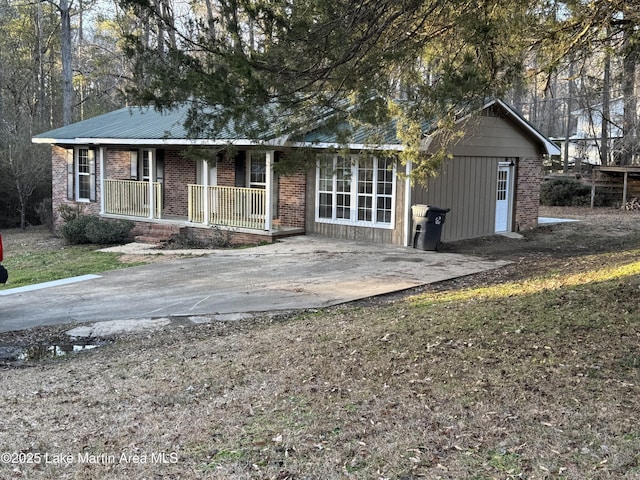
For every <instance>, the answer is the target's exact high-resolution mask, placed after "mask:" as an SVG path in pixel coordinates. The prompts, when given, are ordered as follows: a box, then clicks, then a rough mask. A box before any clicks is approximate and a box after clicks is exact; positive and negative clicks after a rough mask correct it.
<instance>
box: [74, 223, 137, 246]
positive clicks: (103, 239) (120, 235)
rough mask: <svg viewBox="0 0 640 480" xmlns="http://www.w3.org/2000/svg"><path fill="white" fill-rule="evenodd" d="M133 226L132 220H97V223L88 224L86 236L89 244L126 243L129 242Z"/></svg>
mask: <svg viewBox="0 0 640 480" xmlns="http://www.w3.org/2000/svg"><path fill="white" fill-rule="evenodd" d="M93 218H96V217H93ZM133 225H134V224H133V222H132V221H130V220H101V219H99V218H96V221H93V222H89V223H88V224H87V226H86V230H85V236H86V237H87V240H89V243H96V244H100V245H111V244H116V243H124V242H126V241H127V238H128V237H129V233H130V232H131V229H132V228H133Z"/></svg>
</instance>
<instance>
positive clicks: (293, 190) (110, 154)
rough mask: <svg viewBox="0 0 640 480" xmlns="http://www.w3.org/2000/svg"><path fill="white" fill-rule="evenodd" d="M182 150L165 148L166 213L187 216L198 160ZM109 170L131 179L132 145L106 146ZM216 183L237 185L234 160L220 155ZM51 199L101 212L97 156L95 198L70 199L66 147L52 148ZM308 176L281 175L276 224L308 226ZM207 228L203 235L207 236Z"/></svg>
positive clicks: (238, 237)
mask: <svg viewBox="0 0 640 480" xmlns="http://www.w3.org/2000/svg"><path fill="white" fill-rule="evenodd" d="M181 152H182V149H180V148H174V149H169V148H168V149H165V151H164V191H163V195H164V196H163V214H165V215H177V216H181V217H186V216H187V213H188V187H187V186H188V185H189V184H195V183H197V171H198V168H197V163H196V162H195V161H192V160H189V159H187V158H184V157H183V156H182V155H181ZM105 155H106V171H105V175H104V177H105V178H107V179H115V180H130V179H131V154H130V149H129V148H107V149H106V153H105ZM217 167H218V168H217V174H218V178H217V184H218V185H220V186H235V175H236V170H235V160H234V159H233V158H220V159H218V164H217ZM52 177H53V178H52V180H53V186H52V201H53V209H54V213H57V212H58V209H59V207H60V205H63V204H66V205H71V206H75V205H81V206H82V208H83V212H84V213H86V214H91V215H99V214H100V196H101V192H100V162H99V160H98V156H97V155H96V201H95V202H89V203H87V202H74V201H72V200H68V199H67V149H66V148H63V147H60V146H55V145H54V146H53V147H52ZM305 199H306V176H305V174H304V173H297V174H293V175H281V176H280V177H279V185H278V211H277V212H275V214H276V215H277V219H276V222H275V223H276V224H279V225H281V226H283V227H296V228H304V226H305V218H304V215H305ZM55 225H56V227H59V226H61V219H60V218H59V215H56V219H55ZM205 232H206V229H205V230H204V231H203V232H201V234H203V235H206V233H205ZM233 236H234V239H233V242H234V243H237V244H252V243H259V242H262V241H264V240H265V236H264V235H259V236H256V235H251V234H244V233H238V232H235V233H234V235H233Z"/></svg>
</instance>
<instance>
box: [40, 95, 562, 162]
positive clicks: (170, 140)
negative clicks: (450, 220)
mask: <svg viewBox="0 0 640 480" xmlns="http://www.w3.org/2000/svg"><path fill="white" fill-rule="evenodd" d="M492 105H497V106H499V107H501V108H502V109H504V110H505V111H506V112H507V113H508V114H509V116H510V117H511V118H512V119H513V120H514V121H515V122H516V123H517V124H519V125H520V126H521V127H522V128H524V129H525V131H527V132H528V133H529V134H530V135H531V136H532V137H533V138H534V139H536V140H537V141H538V142H539V143H540V144H542V146H543V149H544V151H545V152H546V153H547V154H548V155H559V154H560V149H559V148H558V146H557V145H555V144H554V143H553V142H551V141H550V140H549V139H547V138H546V137H545V136H544V135H542V134H541V133H540V132H539V131H537V130H536V129H535V128H534V127H533V126H532V125H531V124H530V123H529V122H528V121H527V120H526V119H525V118H524V117H522V115H521V114H519V113H518V112H517V111H516V110H514V109H513V108H511V107H510V106H508V105H507V104H505V103H504V102H502V101H500V100H494V101H492V102H490V103H488V104H487V105H485V106H484V109H486V108H488V107H490V106H492ZM188 111H189V104H183V105H182V106H180V107H176V108H174V109H171V110H165V111H162V112H161V111H158V110H156V109H154V108H151V107H128V108H121V109H119V110H115V111H113V112H110V113H106V114H104V115H99V116H97V117H93V118H90V119H87V120H83V121H80V122H77V123H73V124H71V125H67V126H64V127H61V128H57V129H55V130H51V131H48V132H44V133H41V134H39V135H35V136H34V137H33V139H32V140H33V142H34V143H50V144H88V145H90V144H104V145H227V144H233V145H238V146H258V145H274V146H285V145H286V146H290V147H311V148H320V149H323V148H339V147H347V148H350V149H371V150H402V149H404V145H403V144H402V142H401V141H400V140H398V138H397V134H396V122H395V121H390V122H389V123H388V124H387V125H383V126H379V127H371V126H354V125H352V124H350V123H348V122H347V121H343V122H339V123H338V124H337V125H332V126H331V128H328V127H327V123H330V122H326V123H324V124H323V123H320V124H319V125H317V126H316V127H314V128H311V129H310V130H308V131H307V132H306V133H303V134H301V135H299V136H286V137H278V136H277V135H276V134H275V133H274V132H272V131H264V132H261V133H259V134H258V135H256V136H255V137H257V138H255V137H254V138H244V137H243V136H242V135H241V134H238V133H236V132H235V126H234V124H233V123H232V122H230V123H229V124H227V126H226V127H225V128H224V129H222V130H221V131H220V132H218V133H217V134H216V136H215V138H211V136H204V135H201V136H196V137H194V136H190V135H189V133H188V132H187V130H186V129H185V127H184V124H185V121H186V120H187V114H188ZM209 113H211V112H209ZM254 130H255V129H254ZM423 132H424V135H425V137H427V136H428V135H429V134H433V133H434V131H433V124H430V123H428V122H424V123H423Z"/></svg>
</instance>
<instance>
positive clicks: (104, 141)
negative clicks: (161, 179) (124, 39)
mask: <svg viewBox="0 0 640 480" xmlns="http://www.w3.org/2000/svg"><path fill="white" fill-rule="evenodd" d="M31 141H32V143H37V144H50V145H132V146H143V145H144V146H168V145H175V146H203V147H205V146H224V145H235V146H243V147H244V146H246V147H250V146H251V147H255V146H279V145H283V144H284V143H285V142H284V141H283V140H282V138H275V139H271V140H250V139H185V138H180V139H175V138H93V137H91V138H44V137H34V138H32V139H31Z"/></svg>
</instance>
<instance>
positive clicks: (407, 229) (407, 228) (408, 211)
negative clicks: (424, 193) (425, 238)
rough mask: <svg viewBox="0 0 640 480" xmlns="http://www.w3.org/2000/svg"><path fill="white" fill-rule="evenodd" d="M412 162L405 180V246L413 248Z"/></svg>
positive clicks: (406, 167)
mask: <svg viewBox="0 0 640 480" xmlns="http://www.w3.org/2000/svg"><path fill="white" fill-rule="evenodd" d="M411 168H412V164H411V162H407V164H406V165H405V174H406V176H407V177H406V178H405V180H404V246H405V247H411V246H412V245H411V243H410V241H411V178H410V175H411Z"/></svg>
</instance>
